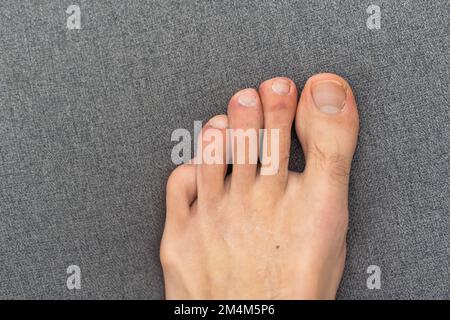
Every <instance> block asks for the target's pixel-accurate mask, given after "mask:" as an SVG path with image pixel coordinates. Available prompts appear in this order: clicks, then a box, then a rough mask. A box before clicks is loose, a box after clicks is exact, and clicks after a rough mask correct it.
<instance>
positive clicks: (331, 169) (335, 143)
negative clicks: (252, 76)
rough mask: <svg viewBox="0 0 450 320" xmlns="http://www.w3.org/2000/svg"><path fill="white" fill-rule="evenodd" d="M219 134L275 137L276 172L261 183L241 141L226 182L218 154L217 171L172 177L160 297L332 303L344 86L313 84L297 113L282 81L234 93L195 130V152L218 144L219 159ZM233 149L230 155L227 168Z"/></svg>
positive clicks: (352, 134) (340, 209) (325, 80)
mask: <svg viewBox="0 0 450 320" xmlns="http://www.w3.org/2000/svg"><path fill="white" fill-rule="evenodd" d="M294 117H295V125H296V132H297V135H298V137H299V140H300V142H301V145H302V148H303V151H304V154H305V159H306V166H305V170H304V172H303V173H297V172H290V171H288V160H289V150H290V144H291V141H290V137H291V135H290V134H291V127H292V123H293V121H294ZM226 128H232V129H255V130H257V129H261V128H265V129H268V131H270V130H273V129H279V143H278V145H277V146H276V148H275V147H274V145H275V141H272V139H268V141H267V142H268V143H267V149H268V150H270V152H269V155H270V154H272V155H273V154H276V151H278V153H279V163H278V166H277V168H278V170H277V171H276V172H275V174H269V175H262V174H261V170H260V166H258V165H256V164H255V163H253V162H251V161H250V158H251V157H250V156H249V153H251V151H252V150H251V146H250V143H249V141H248V143H247V144H245V145H244V149H245V154H246V155H247V156H246V157H245V161H244V163H241V164H235V165H233V171H232V173H231V174H230V175H228V176H226V172H227V165H226V161H225V160H226V158H225V157H226V156H225V154H222V153H219V154H220V157H221V160H223V161H216V162H218V163H213V164H211V162H203V163H199V161H197V164H195V163H191V164H185V165H182V166H180V167H178V168H176V169H175V170H174V171H173V173H172V174H171V176H170V178H169V180H168V184H167V217H166V225H165V229H164V235H163V239H162V243H161V262H162V266H163V270H164V280H165V288H166V298H168V299H316V298H317V299H333V298H335V295H336V291H337V288H338V285H339V282H340V279H341V276H342V272H343V268H344V262H345V254H346V240H345V238H346V232H347V221H348V204H347V197H348V182H349V172H350V165H351V160H352V156H353V152H354V149H355V147H356V140H357V133H358V112H357V109H356V103H355V100H354V96H353V94H352V91H351V89H350V87H349V85H348V84H347V82H346V81H345V80H343V79H342V78H340V77H338V76H336V75H333V74H318V75H315V76H313V77H312V78H310V79H309V80H308V81H307V83H306V84H305V87H304V89H303V92H302V94H301V98H300V101H299V102H298V106H297V91H296V87H295V84H294V83H293V82H292V81H291V80H289V79H286V78H275V79H271V80H268V81H266V82H264V83H263V84H261V86H260V88H259V90H258V91H256V90H253V89H246V90H243V91H240V92H238V93H237V94H236V95H235V96H233V98H232V99H231V100H230V103H229V106H228V116H225V115H220V116H216V117H214V118H213V119H211V120H210V121H209V122H208V123H207V124H206V125H205V127H204V128H203V130H202V135H201V138H200V139H201V140H202V141H201V142H200V144H201V145H202V146H204V147H205V148H204V149H203V150H206V149H207V146H208V145H210V144H211V143H215V144H217V143H219V142H220V143H219V149H220V150H223V151H225V150H226V148H227V147H226V146H227V145H229V143H230V140H234V137H233V138H231V137H230V136H229V137H228V139H227V138H226V137H227V135H226V134H225V130H226ZM216 133H220V134H219V135H216ZM211 135H212V136H215V137H216V139H215V140H214V139H210V137H211ZM208 136H209V138H208ZM268 136H269V135H268ZM217 137H222V138H217ZM219 140H222V141H219ZM241 147H242V146H241ZM237 148H238V147H237V145H236V144H235V145H234V146H233V147H232V148H231V149H233V162H234V163H236V162H237V161H236V160H237ZM224 153H225V152H224ZM216 155H217V154H216Z"/></svg>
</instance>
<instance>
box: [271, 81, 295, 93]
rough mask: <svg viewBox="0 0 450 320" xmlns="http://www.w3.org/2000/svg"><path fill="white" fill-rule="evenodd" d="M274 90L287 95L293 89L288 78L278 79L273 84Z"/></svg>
mask: <svg viewBox="0 0 450 320" xmlns="http://www.w3.org/2000/svg"><path fill="white" fill-rule="evenodd" d="M272 90H273V91H274V92H275V93H277V94H279V95H286V94H288V93H289V91H290V90H291V82H290V81H288V80H286V79H277V80H275V81H274V82H273V84H272Z"/></svg>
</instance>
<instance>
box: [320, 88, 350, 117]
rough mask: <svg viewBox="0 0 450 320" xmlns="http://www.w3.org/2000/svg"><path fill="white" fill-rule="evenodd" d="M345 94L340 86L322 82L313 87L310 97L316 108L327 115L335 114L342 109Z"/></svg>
mask: <svg viewBox="0 0 450 320" xmlns="http://www.w3.org/2000/svg"><path fill="white" fill-rule="evenodd" d="M346 96H347V94H346V92H345V88H344V86H343V85H342V84H340V83H339V82H337V81H332V80H324V81H320V82H318V83H316V84H314V85H313V87H312V97H313V100H314V103H315V104H316V107H317V108H319V110H320V111H322V112H324V113H328V114H336V113H339V112H341V111H342V110H343V109H344V103H345V98H346Z"/></svg>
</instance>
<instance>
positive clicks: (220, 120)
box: [209, 117, 228, 129]
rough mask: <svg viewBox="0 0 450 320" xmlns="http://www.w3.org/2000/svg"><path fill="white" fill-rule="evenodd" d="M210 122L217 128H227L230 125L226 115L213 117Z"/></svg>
mask: <svg viewBox="0 0 450 320" xmlns="http://www.w3.org/2000/svg"><path fill="white" fill-rule="evenodd" d="M209 124H210V125H211V127H213V128H216V129H226V128H227V127H228V121H227V118H225V117H216V118H212V119H211V120H210V121H209Z"/></svg>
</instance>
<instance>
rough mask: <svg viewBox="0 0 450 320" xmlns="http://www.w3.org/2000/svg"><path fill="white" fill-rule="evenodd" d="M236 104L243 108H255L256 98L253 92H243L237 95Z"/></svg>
mask: <svg viewBox="0 0 450 320" xmlns="http://www.w3.org/2000/svg"><path fill="white" fill-rule="evenodd" d="M238 102H239V104H240V105H242V106H244V107H254V106H256V96H255V93H254V92H253V90H245V91H243V92H242V93H241V94H239V97H238Z"/></svg>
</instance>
